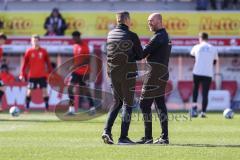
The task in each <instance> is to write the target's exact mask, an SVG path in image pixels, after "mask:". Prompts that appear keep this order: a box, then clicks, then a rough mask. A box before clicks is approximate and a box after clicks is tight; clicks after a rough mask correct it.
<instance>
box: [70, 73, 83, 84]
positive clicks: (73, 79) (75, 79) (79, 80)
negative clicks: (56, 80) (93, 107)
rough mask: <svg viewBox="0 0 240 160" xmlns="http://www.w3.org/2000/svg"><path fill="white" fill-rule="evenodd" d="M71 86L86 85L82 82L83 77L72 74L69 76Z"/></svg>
mask: <svg viewBox="0 0 240 160" xmlns="http://www.w3.org/2000/svg"><path fill="white" fill-rule="evenodd" d="M70 83H71V84H78V85H79V86H86V83H85V82H84V75H80V74H76V73H72V75H71V81H70Z"/></svg>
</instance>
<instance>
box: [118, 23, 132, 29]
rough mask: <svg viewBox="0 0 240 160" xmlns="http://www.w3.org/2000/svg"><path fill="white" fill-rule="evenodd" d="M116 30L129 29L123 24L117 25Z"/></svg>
mask: <svg viewBox="0 0 240 160" xmlns="http://www.w3.org/2000/svg"><path fill="white" fill-rule="evenodd" d="M116 28H120V29H123V30H129V27H128V26H127V25H125V24H118V25H117V27H116Z"/></svg>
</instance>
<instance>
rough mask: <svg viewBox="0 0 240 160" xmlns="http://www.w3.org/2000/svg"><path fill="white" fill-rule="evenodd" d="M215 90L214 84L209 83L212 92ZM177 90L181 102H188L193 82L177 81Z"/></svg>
mask: <svg viewBox="0 0 240 160" xmlns="http://www.w3.org/2000/svg"><path fill="white" fill-rule="evenodd" d="M215 88H216V84H215V82H212V83H211V86H210V89H211V90H213V89H215ZM178 90H179V93H180V96H181V98H182V100H183V102H188V101H189V98H190V97H191V96H192V92H193V81H179V82H178ZM199 91H200V92H201V91H202V86H201V85H200V87H199Z"/></svg>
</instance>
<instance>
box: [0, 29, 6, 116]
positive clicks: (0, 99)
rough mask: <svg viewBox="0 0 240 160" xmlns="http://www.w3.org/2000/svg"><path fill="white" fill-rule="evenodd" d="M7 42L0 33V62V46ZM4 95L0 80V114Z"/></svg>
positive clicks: (0, 52)
mask: <svg viewBox="0 0 240 160" xmlns="http://www.w3.org/2000/svg"><path fill="white" fill-rule="evenodd" d="M6 40H7V36H6V35H5V34H3V33H0V61H1V60H2V55H3V49H2V48H1V46H2V45H3V44H5V42H6ZM3 95H4V83H3V82H2V79H0V112H1V111H2V104H1V102H2V97H3Z"/></svg>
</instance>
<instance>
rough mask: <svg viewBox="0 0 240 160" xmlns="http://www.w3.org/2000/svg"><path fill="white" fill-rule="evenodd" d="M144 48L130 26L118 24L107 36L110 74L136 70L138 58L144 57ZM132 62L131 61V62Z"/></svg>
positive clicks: (121, 73) (119, 74)
mask: <svg viewBox="0 0 240 160" xmlns="http://www.w3.org/2000/svg"><path fill="white" fill-rule="evenodd" d="M142 53H143V49H142V46H141V42H140V40H139V38H138V36H137V34H136V33H134V32H131V31H130V30H129V29H128V26H126V25H124V24H120V25H118V26H117V27H116V28H115V29H113V30H112V31H110V32H109V33H108V37H107V65H108V75H109V76H112V75H113V74H114V73H115V75H116V76H119V77H120V76H121V75H124V74H125V73H128V72H135V73H133V74H135V75H136V71H137V65H136V60H140V59H141V57H142ZM129 62H130V63H129Z"/></svg>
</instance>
